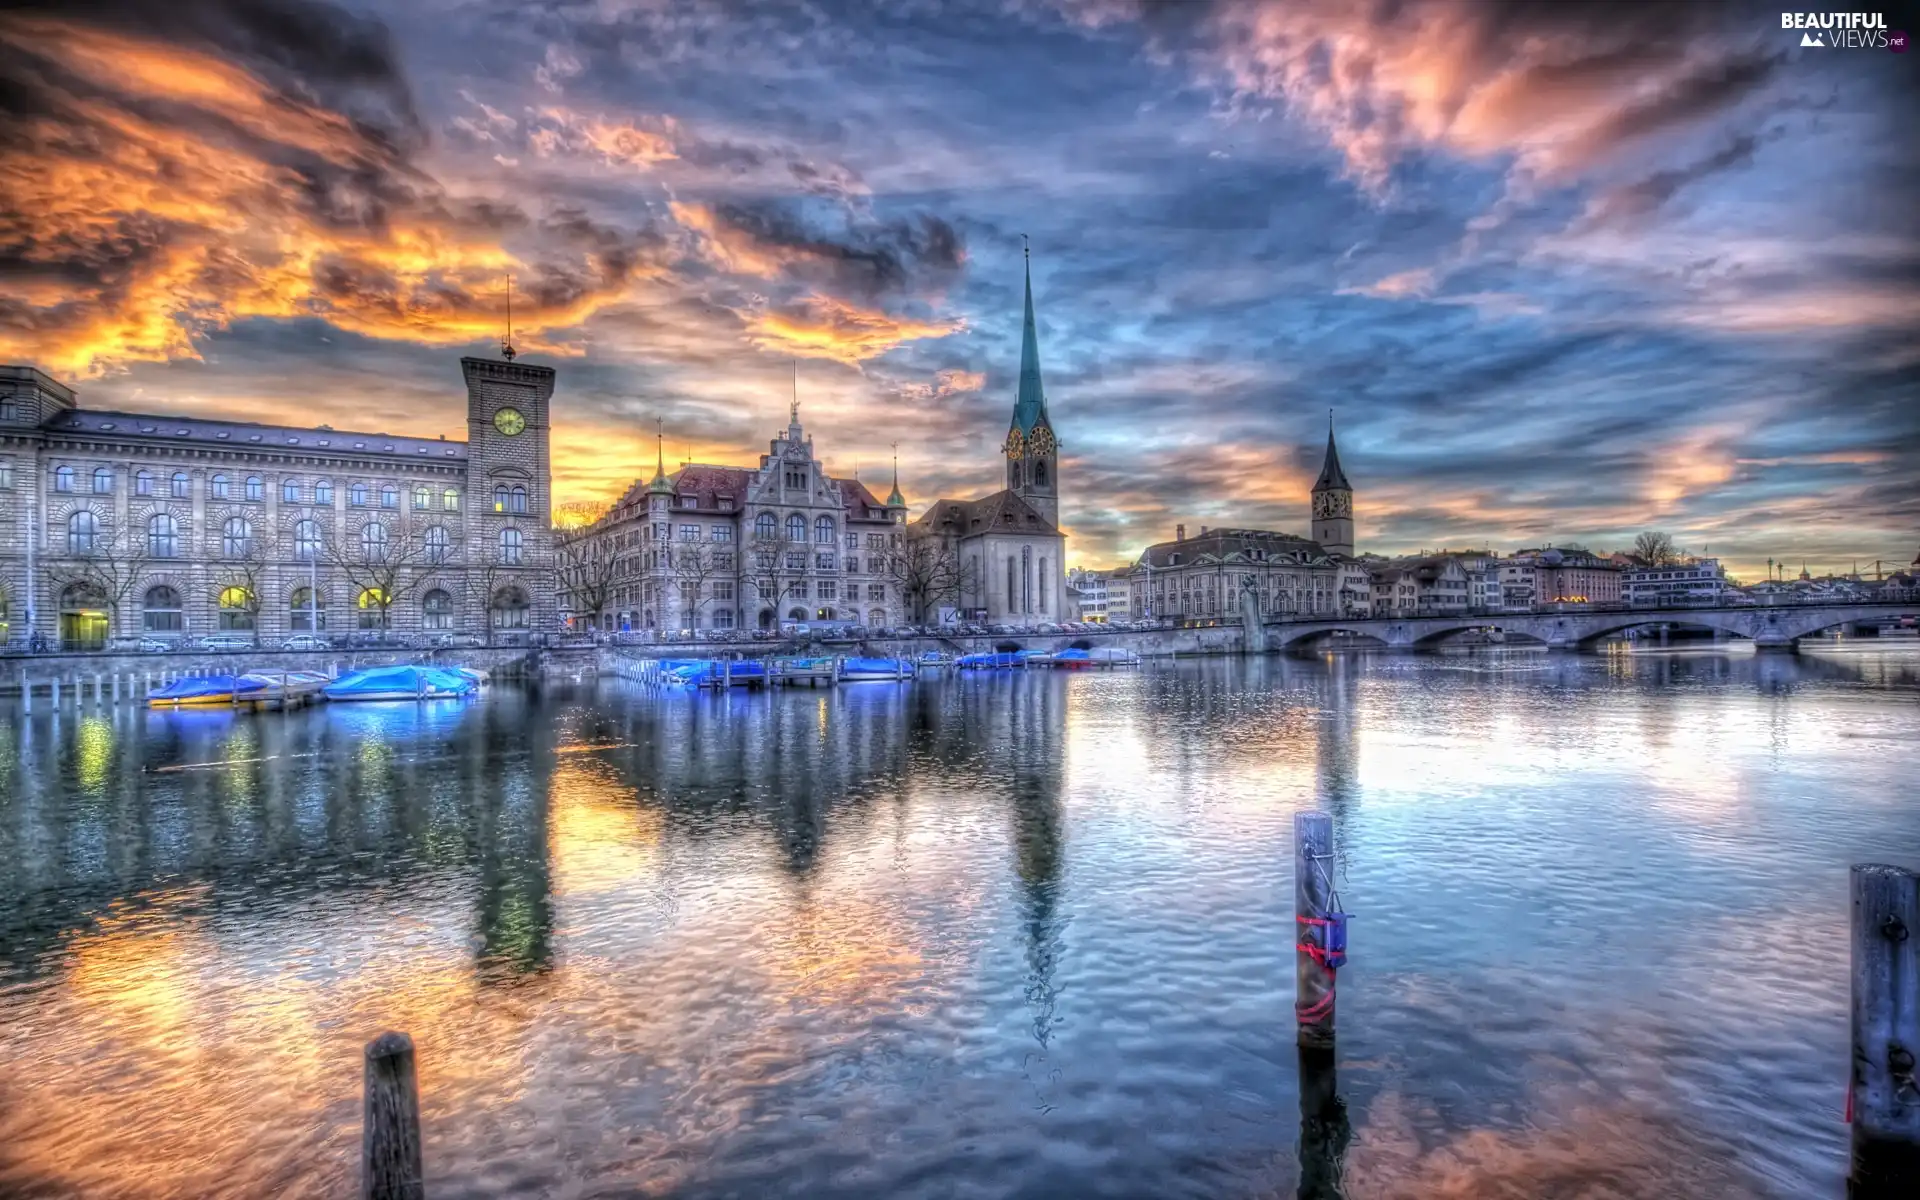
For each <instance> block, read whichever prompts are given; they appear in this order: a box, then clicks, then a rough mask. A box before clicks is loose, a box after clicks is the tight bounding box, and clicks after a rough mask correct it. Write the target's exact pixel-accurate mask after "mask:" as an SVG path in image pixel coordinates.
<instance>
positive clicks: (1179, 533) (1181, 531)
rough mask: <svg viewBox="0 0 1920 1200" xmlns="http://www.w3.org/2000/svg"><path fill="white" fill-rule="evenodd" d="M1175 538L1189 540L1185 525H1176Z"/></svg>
mask: <svg viewBox="0 0 1920 1200" xmlns="http://www.w3.org/2000/svg"><path fill="white" fill-rule="evenodd" d="M1173 540H1174V541H1176V542H1184V541H1186V540H1187V527H1186V526H1185V525H1175V526H1174V527H1173Z"/></svg>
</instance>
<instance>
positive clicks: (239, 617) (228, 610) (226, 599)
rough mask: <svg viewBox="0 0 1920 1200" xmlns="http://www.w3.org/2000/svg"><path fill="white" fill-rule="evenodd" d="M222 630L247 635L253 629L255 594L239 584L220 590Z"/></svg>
mask: <svg viewBox="0 0 1920 1200" xmlns="http://www.w3.org/2000/svg"><path fill="white" fill-rule="evenodd" d="M220 628H221V629H222V630H223V631H226V632H234V633H245V632H246V631H248V630H250V629H252V628H253V593H252V592H250V591H248V590H247V589H246V588H243V587H240V586H238V585H237V584H236V585H235V586H233V587H225V588H221V589H220Z"/></svg>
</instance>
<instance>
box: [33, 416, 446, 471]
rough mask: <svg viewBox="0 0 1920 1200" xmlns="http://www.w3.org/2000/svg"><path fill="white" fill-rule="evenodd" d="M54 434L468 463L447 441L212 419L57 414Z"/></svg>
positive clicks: (50, 426)
mask: <svg viewBox="0 0 1920 1200" xmlns="http://www.w3.org/2000/svg"><path fill="white" fill-rule="evenodd" d="M41 428H42V429H45V430H47V431H48V432H57V433H70V434H76V435H78V434H86V435H102V436H112V437H121V438H124V437H131V438H136V439H144V440H149V441H155V442H168V443H181V442H184V443H188V444H193V445H213V446H228V447H234V448H238V449H252V450H267V449H274V450H280V451H294V452H298V453H303V454H305V453H313V452H316V451H326V452H328V453H332V454H378V455H392V456H393V457H395V458H414V459H423V458H432V459H438V460H445V459H449V458H451V459H455V460H460V461H464V460H465V459H466V457H467V444H466V443H465V442H454V441H447V440H445V439H441V438H417V437H402V436H399V435H396V434H391V433H356V432H353V431H351V430H340V429H314V428H304V427H301V426H297V425H257V424H254V423H253V422H251V421H217V420H212V419H209V418H206V417H179V416H162V415H160V414H157V413H124V412H106V411H103V410H100V409H94V408H80V409H72V410H70V411H67V412H61V413H56V414H54V415H53V416H52V417H50V418H48V420H47V421H46V422H45V423H44V424H43V425H42V426H41Z"/></svg>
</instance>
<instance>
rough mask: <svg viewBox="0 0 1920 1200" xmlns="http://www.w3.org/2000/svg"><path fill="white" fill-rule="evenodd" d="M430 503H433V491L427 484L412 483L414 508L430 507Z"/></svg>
mask: <svg viewBox="0 0 1920 1200" xmlns="http://www.w3.org/2000/svg"><path fill="white" fill-rule="evenodd" d="M432 504H433V493H432V492H431V491H429V490H428V489H427V485H426V484H424V483H416V484H414V485H413V507H414V508H416V509H425V508H429V507H431V506H432Z"/></svg>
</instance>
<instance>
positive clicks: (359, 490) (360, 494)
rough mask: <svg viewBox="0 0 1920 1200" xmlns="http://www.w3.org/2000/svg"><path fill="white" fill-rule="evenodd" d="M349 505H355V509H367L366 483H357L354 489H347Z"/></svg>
mask: <svg viewBox="0 0 1920 1200" xmlns="http://www.w3.org/2000/svg"><path fill="white" fill-rule="evenodd" d="M347 503H348V504H351V505H353V506H354V507H355V508H365V507H366V506H367V485H366V484H364V483H356V484H354V485H353V486H352V487H349V488H348V489H347Z"/></svg>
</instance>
